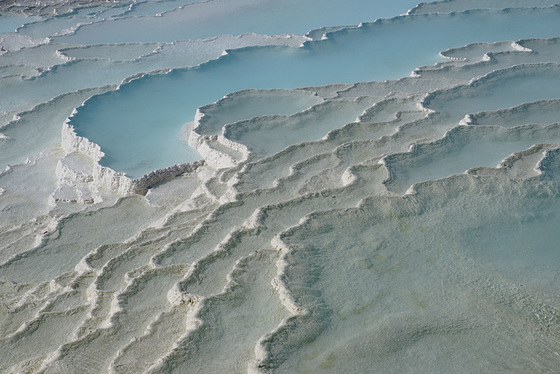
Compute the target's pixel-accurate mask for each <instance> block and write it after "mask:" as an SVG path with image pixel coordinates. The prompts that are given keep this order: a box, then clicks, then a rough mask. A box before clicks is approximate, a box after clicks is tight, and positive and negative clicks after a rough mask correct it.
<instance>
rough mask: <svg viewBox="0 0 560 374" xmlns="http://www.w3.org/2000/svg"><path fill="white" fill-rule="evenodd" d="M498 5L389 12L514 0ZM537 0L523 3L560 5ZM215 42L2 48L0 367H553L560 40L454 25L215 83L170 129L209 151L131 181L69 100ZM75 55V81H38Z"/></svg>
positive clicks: (138, 77) (559, 310) (69, 64)
mask: <svg viewBox="0 0 560 374" xmlns="http://www.w3.org/2000/svg"><path fill="white" fill-rule="evenodd" d="M490 3H491V2H484V1H476V2H469V1H460V0H454V1H443V2H440V3H437V4H433V5H429V6H430V7H431V8H430V10H429V11H426V12H425V14H424V15H418V16H414V17H412V18H406V17H400V18H398V19H396V20H395V21H393V22H395V23H398V25H399V27H402V26H403V25H402V24H401V23H406V22H407V20H410V19H414V20H415V21H414V22H416V20H418V19H422V18H424V17H425V18H426V20H427V21H428V22H429V21H430V17H438V16H437V15H434V12H436V11H437V6H441V7H442V8H441V9H442V10H445V12H457V13H454V14H455V15H453V16H439V17H442V18H445V17H450V18H453V17H459V18H460V17H463V16H465V17H468V16H466V15H465V13H464V12H463V10H464V9H463V8H464V7H465V4H466V5H468V4H472V6H473V7H476V8H480V9H483V8H499V7H502V6H508V5H507V4H505V5H504V4H503V3H500V2H499V1H496V2H492V3H491V4H490ZM492 4H494V6H492ZM510 4H511V3H510ZM515 4H516V5H517V6H524V5H525V4H524V3H523V2H516V3H515ZM167 5H169V2H166V6H167ZM531 5H534V4H531ZM548 5H550V4H545V3H543V2H539V3H538V4H536V6H537V8H531V9H529V10H525V11H527V12H528V13H532V14H533V15H534V16H535V15H540V16H542V17H543V18H544V19H545V20H548V21H550V20H554V19H557V17H558V9H557V8H555V7H549V6H548ZM427 6H428V5H425V4H422V5H420V6H419V7H418V9H422V8H423V7H427ZM424 9H427V8H424ZM418 11H419V10H418ZM418 11H417V12H418ZM482 12H483V11H482V10H480V11H472V12H471V11H467V12H466V14H480V13H482ZM496 13H499V12H497V11H492V12H490V13H489V14H494V15H495V14H496ZM507 13H509V14H512V15H513V16H515V15H516V14H518V15H521V14H522V13H523V12H522V11H521V10H519V9H516V10H508V11H504V14H507ZM416 17H418V18H416ZM537 18H538V17H536V16H535V19H537ZM453 19H456V18H453ZM384 22H385V21H384ZM381 23H383V22H381ZM543 23H544V21H543ZM386 24H387V26H391V25H392V22H386ZM367 27H368V26H367V25H364V26H362V28H367ZM334 29H338V28H336V27H335V28H334ZM334 29H333V30H334ZM359 29H360V28H359V27H358V28H352V30H359ZM352 32H354V31H347V30H345V29H340V31H338V32H327V33H326V34H325V33H323V34H322V35H325V36H326V38H327V40H328V39H329V38H330V39H331V40H335V39H337V38H342V37H344V35H349V34H351V33H352ZM320 34H321V32H318V33H317V35H320ZM259 38H260V37H259ZM266 38H267V37H265V36H262V39H261V40H264V39H266ZM268 38H272V37H268ZM294 38H295V36H294ZM302 38H303V37H302ZM220 39H222V37H218V38H217V39H216V40H220ZM319 39H322V36H321V37H320V38H318V39H317V40H319ZM227 40H230V41H232V42H233V43H237V42H238V41H239V38H238V37H235V36H228V37H223V39H222V40H221V41H220V42H217V43H226V41H227ZM403 43H404V42H403ZM211 44H212V41H206V42H202V41H184V42H176V43H170V44H168V43H146V44H145V45H144V44H142V45H139V44H126V43H125V44H118V45H106V44H100V45H92V46H80V45H72V46H70V45H65V44H64V45H59V44H56V43H55V44H52V42H48V43H47V44H39V45H37V46H35V47H31V48H22V49H18V50H14V51H12V52H7V53H4V54H3V55H2V56H0V61H4V62H0V64H3V65H2V66H4V67H5V70H2V72H5V75H3V76H2V77H1V78H0V82H1V83H2V84H4V83H5V85H3V86H2V87H6V88H2V89H0V91H2V95H3V98H6V100H8V99H10V96H11V94H14V95H15V94H16V93H18V94H19V93H20V92H29V90H30V89H32V88H36V91H35V92H30V93H29V96H28V97H23V95H20V96H21V97H22V99H21V100H23V101H22V102H21V103H19V102H18V100H19V96H18V100H15V99H13V100H12V101H9V104H7V103H8V101H4V104H0V105H4V106H3V107H2V110H3V111H5V115H4V117H3V120H2V121H3V122H2V125H1V126H2V127H0V132H2V134H3V137H2V138H0V162H2V165H9V166H7V167H6V168H5V170H4V171H2V172H1V173H0V295H1V297H0V300H1V301H0V304H2V305H0V331H1V333H0V371H1V372H6V373H23V372H29V373H75V372H80V371H81V372H85V373H88V372H91V373H164V372H165V373H185V372H193V371H196V372H201V373H229V372H249V373H295V372H368V371H371V370H374V371H376V372H383V373H403V372H407V371H409V370H410V368H414V370H415V372H454V373H455V372H456V373H475V372H489V373H503V372H511V373H527V372H531V373H547V372H554V371H555V370H557V368H558V365H559V363H560V359H559V357H560V351H559V350H558V347H560V342H559V341H558V336H559V334H558V332H559V331H560V324H559V317H558V316H559V315H560V303H559V301H558V300H560V298H559V296H560V295H559V293H558V269H559V268H560V267H559V265H560V256H559V254H558V248H557V243H558V239H560V238H559V237H558V235H559V234H558V230H557V227H558V223H559V222H560V220H559V217H560V216H559V215H558V212H559V209H558V208H559V207H558V201H559V200H558V196H559V192H560V189H559V188H560V179H559V176H558V175H559V173H558V170H560V169H559V167H560V161H559V160H560V157H559V156H560V140H559V137H560V120H559V119H558V118H559V117H558V101H559V100H560V91H558V87H560V85H558V79H559V77H560V68H559V65H558V64H559V63H560V61H559V60H558V59H559V58H560V38H557V37H548V36H547V37H542V38H535V37H527V38H525V37H524V36H521V37H519V38H515V39H513V40H499V41H496V42H489V41H488V40H479V41H477V42H475V43H471V44H467V45H464V46H461V45H460V44H459V45H449V46H447V47H445V48H450V49H447V50H445V51H441V53H442V55H443V56H445V57H446V58H445V60H440V62H439V63H437V64H436V65H429V66H422V65H423V64H422V63H419V64H417V65H415V66H414V67H413V69H414V68H416V69H414V70H412V69H410V70H408V71H407V74H404V75H403V77H397V78H396V79H389V80H385V79H383V80H378V81H360V82H357V81H356V82H354V81H351V82H343V83H340V82H341V81H339V80H338V76H336V75H334V73H333V84H327V85H320V86H319V85H316V86H313V85H307V86H306V85H303V84H302V85H301V86H297V87H298V88H295V89H286V88H278V87H277V88H272V89H256V88H251V87H245V88H244V89H242V90H239V91H235V92H226V93H224V94H225V96H223V95H222V96H223V97H222V96H220V97H217V98H216V99H215V100H209V101H206V102H204V104H203V105H198V106H197V108H198V110H197V111H196V115H195V112H194V111H193V112H192V113H191V112H189V113H191V114H192V115H190V117H189V116H186V117H185V118H184V120H183V122H182V124H185V123H186V125H185V126H184V127H183V128H182V129H178V132H179V131H182V134H183V136H184V140H185V141H186V142H188V143H189V144H190V145H191V146H193V147H196V148H197V149H198V150H199V152H200V153H201V154H202V155H203V156H204V163H199V164H189V163H185V164H182V165H180V166H178V167H177V168H173V167H172V168H170V169H167V171H166V169H161V170H160V171H159V172H156V173H153V174H152V176H151V177H150V176H148V177H145V178H146V179H145V182H146V183H145V184H143V183H144V182H140V180H141V179H138V180H136V181H135V180H133V179H131V178H129V177H127V176H126V175H124V174H123V173H119V172H117V171H114V170H111V169H109V168H107V167H106V166H102V164H101V163H100V160H101V159H102V157H103V155H104V152H103V145H101V147H100V146H99V144H95V143H93V142H92V141H90V140H89V139H87V138H84V137H81V136H79V135H77V134H76V132H75V131H74V130H73V129H72V127H71V124H72V122H71V121H68V118H70V117H72V115H73V114H75V113H76V112H75V109H76V108H80V106H81V105H82V104H83V103H84V102H86V105H87V102H88V100H91V99H90V98H91V97H93V96H95V95H98V96H96V97H103V95H104V94H105V95H107V96H109V95H110V94H106V93H109V92H119V91H120V90H123V88H122V87H126V86H127V85H128V84H129V83H127V82H131V83H130V86H129V87H136V85H140V84H142V82H151V80H150V79H148V78H149V77H151V76H154V77H157V76H159V74H161V73H167V72H169V71H170V70H171V69H172V68H175V67H180V66H189V64H191V62H188V63H184V65H180V64H178V63H177V62H178V61H180V60H181V58H182V57H181V56H183V58H185V59H187V58H189V59H191V60H189V61H195V60H196V57H188V56H191V55H195V54H196V53H199V52H200V53H202V54H203V55H204V56H207V55H212V54H213V53H214V52H207V51H208V50H212V48H210V47H209V45H211ZM325 45H326V44H315V46H316V47H320V46H325ZM201 46H202V47H201ZM182 47H185V48H182ZM199 47H201V48H199ZM206 47H209V48H208V49H207V48H206ZM293 48H294V49H293V50H299V49H298V48H299V47H297V46H294V47H293ZM445 48H442V49H445ZM214 50H215V51H219V48H218V47H216V48H215V49H213V50H212V51H214ZM293 50H290V51H293ZM164 51H166V52H168V53H165V52H164ZM195 52H196V53H195ZM312 52H313V51H310V54H312ZM438 52H440V51H439V50H438V51H437V52H435V54H436V55H437V53H438ZM205 53H207V54H205ZM220 53H221V52H220ZM351 57H352V58H356V55H353V56H351ZM204 58H206V57H204ZM2 59H3V60H2ZM167 59H169V60H167ZM69 60H71V61H69ZM202 62H203V61H202ZM199 63H200V62H199ZM199 63H193V65H197V64H199ZM165 64H167V66H166V65H165ZM54 66H60V67H58V68H54V69H53V67H54ZM139 66H142V68H141V69H140V67H139ZM85 67H89V68H91V70H88V72H89V73H90V76H89V78H88V79H86V77H84V81H83V84H82V85H81V86H72V85H71V84H70V83H72V79H69V81H70V82H62V83H61V84H60V85H59V86H54V87H53V86H52V84H51V83H52V82H54V81H55V79H51V78H55V77H56V78H57V79H60V78H61V77H65V76H68V77H72V76H75V77H79V76H80V75H79V73H80V70H81V69H82V70H81V71H82V73H83V68H85ZM150 67H151V68H150ZM37 69H42V70H43V69H44V70H47V71H48V72H43V71H38V70H37ZM49 69H50V70H49ZM119 69H120V71H117V72H114V71H111V72H109V70H119ZM143 69H148V71H149V72H152V73H149V74H147V75H145V77H146V79H145V80H142V77H144V72H145V71H146V70H143ZM150 69H151V70H150ZM162 69H163V70H162ZM173 71H175V70H172V71H171V74H173ZM411 71H412V74H411V76H406V75H408V73H410V72H411ZM34 72H35V73H34ZM30 73H33V74H30ZM67 73H68V74H70V75H66V74H67ZM51 74H52V76H51V78H49V75H51ZM57 74H58V75H57ZM71 74H75V75H71ZM22 75H35V76H36V78H31V79H29V78H22ZM164 75H166V76H170V75H169V74H164ZM119 87H120V88H119ZM121 92H122V91H121ZM151 92H155V91H151ZM34 95H35V96H34ZM94 100H95V99H94ZM212 101H213V102H212ZM15 107H17V108H15ZM83 108H84V107H82V109H83ZM78 111H79V110H78ZM14 115H15V116H16V117H15V118H12V117H13V116H14ZM193 117H194V122H192V123H189V122H191V121H192V120H193ZM61 129H62V135H61ZM287 129H289V131H286V130H287ZM147 152H149V151H147ZM183 166H184V167H185V168H187V169H184V170H183V169H180V167H183ZM188 168H191V169H188ZM165 173H168V174H167V175H164V174H165ZM149 178H154V179H152V180H151V181H148V179H149Z"/></svg>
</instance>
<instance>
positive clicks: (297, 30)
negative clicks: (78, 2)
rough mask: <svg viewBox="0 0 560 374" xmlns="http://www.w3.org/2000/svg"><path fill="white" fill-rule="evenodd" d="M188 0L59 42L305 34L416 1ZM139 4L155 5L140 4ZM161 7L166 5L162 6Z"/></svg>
mask: <svg viewBox="0 0 560 374" xmlns="http://www.w3.org/2000/svg"><path fill="white" fill-rule="evenodd" d="M191 2H192V3H194V4H193V5H190V6H185V7H183V8H182V9H177V10H174V11H173V12H170V13H166V14H164V15H163V16H162V17H146V18H143V19H142V22H141V23H137V22H136V20H134V19H131V18H123V19H118V20H111V21H109V22H104V23H103V24H99V25H91V26H85V27H82V28H80V29H79V30H78V31H77V32H76V33H75V34H73V35H68V36H64V37H61V38H57V40H58V41H62V42H67V43H79V44H95V43H120V42H146V41H167V42H172V41H174V40H181V39H200V38H208V37H212V36H214V35H227V34H233V35H237V34H243V33H257V34H266V35H279V34H298V35H303V34H305V33H307V32H308V31H310V30H312V29H315V28H319V27H323V26H337V25H357V24H359V23H361V22H371V21H375V20H376V19H378V18H389V17H393V16H396V15H399V14H402V13H405V12H406V11H407V10H408V9H410V8H412V7H413V6H415V5H416V4H417V3H416V2H415V1H414V0H398V1H368V0H349V1H346V2H344V3H342V2H340V1H336V0H305V1H296V0H284V1H255V0H236V1H226V0H216V1H211V2H194V1H191ZM182 3H189V2H182ZM163 5H164V6H165V3H164V4H163ZM143 6H146V7H148V6H155V4H153V5H152V4H146V5H142V4H140V5H138V7H143ZM164 9H165V7H163V8H162V9H161V10H164ZM133 15H135V14H134V13H133Z"/></svg>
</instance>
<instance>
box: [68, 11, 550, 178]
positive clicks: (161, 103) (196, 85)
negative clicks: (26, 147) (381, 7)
mask: <svg viewBox="0 0 560 374" xmlns="http://www.w3.org/2000/svg"><path fill="white" fill-rule="evenodd" d="M559 19H560V13H559V11H558V9H557V8H549V9H535V10H531V11H526V10H510V11H506V12H504V11H472V12H468V13H457V14H451V15H428V16H408V17H400V18H396V19H392V20H388V21H382V22H377V23H373V24H366V25H365V26H363V27H360V28H355V29H348V30H344V31H341V32H338V33H335V34H333V35H330V36H329V39H328V40H324V41H318V42H310V43H307V44H306V45H305V46H304V47H302V48H290V47H262V48H249V49H245V50H239V51H233V52H231V53H230V54H229V55H228V56H225V57H223V58H221V59H219V60H217V61H213V62H210V63H207V64H204V65H202V66H200V67H199V68H194V69H187V70H179V71H174V72H171V73H169V74H166V75H158V76H150V77H145V78H142V79H138V80H136V81H134V82H131V83H130V84H127V85H124V86H122V87H121V89H120V90H118V91H116V92H112V93H110V94H107V95H105V96H99V97H95V98H93V99H92V100H90V101H89V102H88V103H87V105H86V107H84V108H83V109H80V110H79V112H78V114H77V115H76V116H75V117H74V119H73V120H72V124H73V125H74V127H75V128H76V130H77V133H78V134H79V135H83V136H86V137H87V138H89V139H91V140H92V141H94V142H96V143H98V144H100V145H101V148H102V150H103V151H104V152H105V153H106V157H105V158H104V159H103V160H102V164H103V165H106V166H109V167H111V168H114V169H116V170H118V171H124V172H126V173H127V174H128V175H130V176H134V177H138V176H140V175H142V174H144V173H147V172H149V171H151V170H154V169H157V168H161V167H165V166H169V165H173V164H176V163H182V162H189V161H194V160H195V159H197V158H198V156H197V154H196V152H193V151H192V150H189V149H188V147H186V146H185V144H184V143H182V142H181V141H180V139H179V136H178V135H179V131H180V129H181V126H182V125H184V124H185V123H187V122H190V121H192V120H193V118H194V113H195V111H196V108H197V107H199V106H201V105H204V104H207V103H210V102H213V101H216V100H218V99H219V98H220V97H222V96H223V95H225V94H227V93H228V92H232V91H236V90H241V89H244V88H296V87H305V86H316V85H324V84H329V83H352V82H360V81H371V80H381V81H382V80H385V79H397V78H399V77H402V76H406V75H408V74H409V73H410V72H411V71H412V70H413V69H414V68H415V67H417V66H419V65H428V64H433V63H435V62H436V61H438V60H439V57H438V52H439V51H442V50H445V49H447V48H450V47H453V46H461V45H464V44H467V43H470V42H477V41H478V42H480V41H484V42H492V41H500V40H516V39H519V38H527V37H552V36H555V35H558V34H559V33H560V22H558V21H559ZM489 25H491V26H490V27H489ZM154 129H157V130H155V131H154ZM156 133H157V135H156ZM322 135H324V133H321V134H318V138H319V137H320V136H322ZM156 155H157V156H156Z"/></svg>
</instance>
